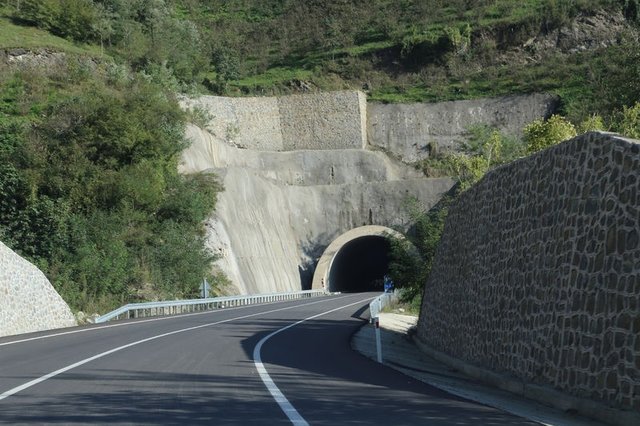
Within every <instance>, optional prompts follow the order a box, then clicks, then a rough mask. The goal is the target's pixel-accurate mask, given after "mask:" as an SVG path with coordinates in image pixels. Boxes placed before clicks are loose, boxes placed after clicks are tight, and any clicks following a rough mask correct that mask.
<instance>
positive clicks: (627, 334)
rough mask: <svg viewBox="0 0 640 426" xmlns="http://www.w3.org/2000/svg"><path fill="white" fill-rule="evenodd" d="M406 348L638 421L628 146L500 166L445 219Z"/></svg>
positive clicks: (586, 146) (597, 146) (600, 136)
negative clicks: (624, 411)
mask: <svg viewBox="0 0 640 426" xmlns="http://www.w3.org/2000/svg"><path fill="white" fill-rule="evenodd" d="M418 338H419V339H420V341H421V342H422V343H424V344H426V345H427V346H429V347H431V348H433V349H435V350H438V351H441V352H444V353H446V354H448V355H450V356H453V357H456V358H458V359H461V360H463V361H466V362H469V363H472V364H475V365H478V366H481V367H484V368H487V369H489V370H492V371H495V372H501V373H505V374H507V375H511V376H512V377H515V378H517V379H521V380H523V381H525V382H528V383H534V384H541V385H548V386H551V387H554V388H555V389H557V390H560V391H564V392H566V393H568V394H571V395H573V396H577V397H584V398H591V399H593V400H596V401H599V402H603V403H606V404H609V405H611V406H614V407H618V408H628V409H633V410H636V411H639V410H640V143H639V142H638V141H633V140H628V139H623V138H621V137H618V136H615V135H612V134H605V133H589V134H587V135H583V136H580V137H577V138H575V139H572V140H570V141H567V142H564V143H562V144H560V145H558V146H555V147H552V148H550V149H547V150H545V151H543V152H540V153H538V154H536V155H533V156H531V157H528V158H525V159H521V160H519V161H516V162H514V163H512V164H509V165H506V166H503V167H501V168H499V169H497V170H495V171H492V172H491V173H489V174H487V176H486V177H485V178H484V179H483V180H482V181H481V182H480V183H478V185H476V186H475V187H473V188H471V189H470V190H468V191H466V192H465V193H463V194H462V195H461V196H460V198H459V200H458V201H457V202H456V203H455V205H454V206H453V207H452V208H451V209H450V213H449V217H448V218H447V222H446V225H445V230H444V234H443V238H442V241H441V245H440V247H439V250H438V253H437V256H436V259H435V262H434V267H433V271H432V273H431V276H430V277H429V280H428V282H427V283H426V285H425V293H424V301H423V306H422V311H421V315H420V322H419V327H418Z"/></svg>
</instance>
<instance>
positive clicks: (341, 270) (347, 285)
mask: <svg viewBox="0 0 640 426" xmlns="http://www.w3.org/2000/svg"><path fill="white" fill-rule="evenodd" d="M389 237H393V238H399V239H404V236H403V235H402V234H401V233H399V232H397V231H394V230H393V229H391V228H388V227H386V226H379V225H366V226H361V227H358V228H353V229H351V230H349V231H347V232H345V233H344V234H342V235H340V236H339V237H337V238H336V239H335V240H333V242H331V244H329V246H328V247H327V248H326V249H325V250H324V253H322V256H321V257H320V259H319V260H318V263H317V264H316V268H315V271H314V274H313V283H312V286H311V288H312V289H314V290H321V289H324V290H326V291H331V292H334V291H340V292H362V291H382V290H383V277H384V275H385V274H386V273H387V272H388V270H389V252H390V249H391V247H390V243H389Z"/></svg>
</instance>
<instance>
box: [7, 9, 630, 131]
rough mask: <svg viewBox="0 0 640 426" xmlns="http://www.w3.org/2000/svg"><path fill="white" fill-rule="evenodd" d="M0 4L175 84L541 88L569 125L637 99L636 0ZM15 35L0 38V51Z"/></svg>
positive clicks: (385, 94)
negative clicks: (556, 100)
mask: <svg viewBox="0 0 640 426" xmlns="http://www.w3.org/2000/svg"><path fill="white" fill-rule="evenodd" d="M2 4H3V5H4V7H3V8H2V10H3V11H4V15H5V18H4V19H5V20H6V19H7V18H11V20H12V22H13V24H18V25H21V26H31V27H39V28H41V29H44V30H47V31H49V32H50V33H52V34H56V35H58V36H60V37H62V38H64V39H66V40H71V41H73V42H74V43H75V44H74V46H75V48H76V49H77V48H78V46H83V48H84V46H90V49H92V50H93V51H94V52H95V51H96V50H97V51H104V52H106V53H108V54H109V55H112V56H114V57H116V58H118V60H120V61H124V62H126V63H128V64H130V65H131V66H132V67H133V68H134V69H135V70H145V72H147V73H150V74H153V73H155V74H158V73H160V71H159V69H163V68H166V69H168V70H169V71H170V73H171V74H172V75H173V76H174V77H175V78H176V79H177V82H175V84H174V86H176V87H177V86H179V87H180V88H181V90H186V91H191V92H192V91H194V90H195V91H205V92H210V93H213V94H219V95H233V96H242V95H249V94H251V95H280V94H286V93H292V92H301V91H302V92H304V91H318V90H337V89H358V90H365V91H366V92H367V94H368V96H369V99H371V100H379V101H382V102H414V101H419V102H421V101H441V100H457V99H471V98H479V97H489V96H498V95H507V94H514V93H533V92H542V91H546V92H553V93H556V94H558V95H560V96H561V97H562V98H563V111H562V112H564V113H565V114H566V115H568V116H569V118H570V119H572V120H573V121H576V122H578V121H581V120H582V119H584V118H585V117H587V116H589V115H591V114H593V113H599V114H602V115H604V116H609V115H611V114H612V112H613V111H615V110H619V109H620V108H622V106H624V105H627V106H630V105H633V103H634V102H635V101H637V100H640V81H639V78H640V77H638V75H639V74H640V73H638V72H637V71H638V69H639V68H640V53H638V52H639V51H640V49H638V31H637V29H638V23H639V22H640V20H639V17H638V1H637V0H579V1H578V0H575V1H557V0H526V1H520V2H514V1H511V0H491V1H488V0H475V1H461V0H459V1H446V2H445V1H442V0H403V1H388V0H366V1H365V0H351V1H345V0H309V1H304V2H302V1H297V0H262V1H247V0H211V1H208V0H207V1H204V0H158V1H154V2H143V1H131V2H117V1H111V0H93V1H92V0H64V1H63V0H45V1H35V0H22V1H21V2H15V1H11V0H3V1H2V2H0V5H2ZM17 5H20V8H19V9H18V8H17ZM61 5H64V7H63V6H61ZM25 40H27V38H26V37H25ZM14 44H15V41H9V40H7V37H6V36H5V37H2V36H1V35H0V47H16V46H14ZM43 44H45V45H48V46H50V45H51V43H50V41H46V40H43ZM34 45H35V43H34V42H33V41H30V42H29V46H19V47H34Z"/></svg>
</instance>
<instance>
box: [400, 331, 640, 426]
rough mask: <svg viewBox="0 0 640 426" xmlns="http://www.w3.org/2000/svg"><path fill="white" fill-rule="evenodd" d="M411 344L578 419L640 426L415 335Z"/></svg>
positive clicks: (638, 416)
mask: <svg viewBox="0 0 640 426" xmlns="http://www.w3.org/2000/svg"><path fill="white" fill-rule="evenodd" d="M412 340H413V342H414V343H415V344H416V346H417V347H418V349H420V350H421V351H422V352H423V353H425V354H426V355H428V356H430V357H431V358H433V359H435V360H437V361H440V362H442V363H443V364H445V365H447V366H449V367H451V368H455V369H456V370H458V371H461V372H462V373H464V374H466V375H468V376H469V377H472V378H474V379H476V380H478V381H480V382H483V383H485V384H487V385H490V386H493V387H496V388H499V389H502V390H505V391H507V392H511V393H513V394H515V395H518V396H522V397H524V398H527V399H530V400H534V401H537V402H540V403H542V404H545V405H548V406H552V407H555V408H558V409H560V410H563V411H565V412H566V411H575V412H576V413H577V414H579V415H582V416H586V417H590V418H592V419H596V420H599V421H601V422H604V423H607V424H610V425H616V426H637V425H640V413H635V412H632V411H624V410H619V409H616V408H612V407H608V406H606V405H604V404H602V403H599V402H596V401H592V400H589V399H586V398H578V397H575V396H571V395H567V394H565V393H563V392H560V391H557V390H555V389H551V388H549V387H547V386H542V385H535V384H531V383H525V382H523V381H521V380H518V379H515V378H513V377H510V376H507V375H505V374H500V373H496V372H493V371H490V370H487V369H484V368H481V367H478V366H475V365H472V364H469V363H468V362H465V361H461V360H459V359H457V358H453V357H451V356H449V355H447V354H445V353H442V352H439V351H437V350H435V349H433V348H431V347H429V346H428V345H426V344H425V343H424V342H422V341H420V339H418V338H417V337H416V336H415V335H413V336H412Z"/></svg>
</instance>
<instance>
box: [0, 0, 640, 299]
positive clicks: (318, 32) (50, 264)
mask: <svg viewBox="0 0 640 426" xmlns="http://www.w3.org/2000/svg"><path fill="white" fill-rule="evenodd" d="M600 12H604V15H607V14H609V15H614V14H615V15H616V16H624V19H625V20H626V21H625V22H624V25H623V26H624V29H623V30H621V32H620V33H619V34H618V36H617V38H618V39H617V40H616V41H615V43H613V44H612V45H608V46H606V47H594V48H588V49H575V50H574V51H570V52H567V51H561V49H557V48H553V47H552V48H548V46H546V45H545V44H544V43H542V42H539V41H538V40H537V39H536V37H541V38H543V39H544V37H552V36H553V31H556V30H557V29H559V28H561V27H563V26H564V25H567V24H569V23H571V22H572V20H573V19H574V18H575V17H577V16H585V15H587V16H588V15H593V14H595V13H600ZM639 14H640V12H639V6H638V0H570V1H569V0H567V1H559V0H524V1H519V2H516V1H512V0H474V1H469V0H446V1H445V0H398V1H390V0H305V1H298V0H260V1H257V0H254V1H247V0H206V1H205V0H126V1H125V0H0V49H11V48H26V49H32V50H39V49H47V50H52V51H60V52H64V53H65V54H66V55H64V56H63V59H61V60H60V61H57V62H55V63H52V64H53V65H51V66H49V69H47V70H46V71H45V70H44V68H43V67H40V68H38V67H23V68H22V69H15V68H9V67H6V66H4V64H2V65H0V84H1V85H0V130H1V131H0V239H2V240H3V241H5V242H6V243H8V244H9V245H11V246H12V247H14V248H17V249H18V250H19V251H20V252H21V253H22V254H24V255H26V256H28V257H30V258H31V259H32V260H34V261H35V262H36V263H37V264H38V265H39V266H40V267H41V268H42V269H43V270H44V271H45V272H46V273H47V275H48V276H49V278H50V279H51V280H52V281H53V283H54V285H55V286H56V287H57V288H58V290H60V291H61V293H62V294H63V296H64V297H65V298H66V299H67V300H68V301H69V302H70V303H71V304H72V305H73V306H74V308H81V309H85V310H95V309H97V310H104V309H107V308H110V307H113V306H115V305H117V304H120V303H123V302H126V301H129V300H133V299H135V298H137V297H179V296H190V295H193V294H194V292H195V286H196V285H197V283H198V282H199V281H200V279H201V278H202V277H204V276H207V270H208V266H207V265H208V262H209V260H210V257H211V256H210V254H209V253H207V252H206V250H204V248H203V247H204V245H203V237H202V227H201V221H202V219H203V218H204V217H206V216H207V215H208V214H209V212H210V211H211V209H212V208H213V200H214V199H215V194H216V192H217V191H218V190H219V188H218V187H217V184H216V183H215V182H214V181H212V180H211V178H210V177H206V176H196V177H193V178H185V177H182V176H179V175H177V173H176V161H177V154H178V152H180V150H181V149H183V148H184V146H185V145H184V140H183V139H182V130H183V125H184V120H185V116H184V114H183V113H182V112H180V110H179V109H178V107H177V103H176V101H175V99H174V94H173V93H175V92H178V91H181V92H209V93H214V94H220V95H231V96H239V95H272V94H284V93H290V92H299V91H315V90H335V89H362V90H365V91H367V93H368V95H369V99H372V100H377V101H382V102H423V101H441V100H455V99H469V98H479V97H488V96H497V95H510V94H515V93H532V92H542V91H546V92H552V93H555V94H558V95H559V96H560V99H561V108H560V111H558V113H559V114H562V117H560V116H555V117H552V119H551V120H549V121H547V122H536V123H532V124H531V125H530V126H529V127H528V128H527V130H526V131H525V134H526V138H527V139H526V140H525V144H522V143H518V141H515V140H512V139H510V138H507V137H505V136H504V135H501V134H500V133H498V132H496V131H495V130H493V129H488V128H484V127H478V128H474V129H470V136H469V141H468V143H467V145H466V146H464V147H463V149H462V152H459V153H442V154H440V155H436V156H434V157H432V158H430V159H428V160H426V161H423V162H421V163H420V164H418V165H417V166H418V167H420V168H421V169H422V170H424V171H425V173H426V174H427V175H429V176H438V175H447V176H457V177H458V178H459V181H460V189H461V190H464V189H466V188H468V187H469V186H470V185H472V184H473V183H474V182H476V181H477V180H478V179H480V178H481V177H482V176H483V175H484V174H485V173H486V172H487V171H488V170H489V169H490V168H492V167H495V166H497V165H500V164H503V163H505V162H507V161H510V160H512V159H515V158H518V157H519V156H522V155H525V154H526V153H527V152H534V151H535V150H538V149H542V148H544V147H546V146H549V145H550V144H553V143H556V142H557V141H558V140H560V139H562V138H564V137H566V136H570V135H571V134H573V132H574V131H575V130H573V127H572V126H575V128H577V129H578V130H579V131H580V132H582V131H588V130H594V129H605V130H613V131H620V132H622V133H624V134H626V135H628V136H631V137H640V118H639V117H640V103H639V102H640V49H639V48H638V41H637V40H638V38H637V35H638V27H639V26H640V15H639ZM607 24H608V23H605V26H606V25H607ZM556 38H557V37H556ZM88 58H91V59H88ZM194 114H195V115H194V116H193V117H191V119H198V120H203V119H204V117H201V116H198V114H197V112H196V113H194ZM571 123H573V124H571ZM556 136H558V137H556ZM444 204H445V207H443V208H442V209H440V210H438V211H435V212H422V211H421V210H420V209H419V208H417V207H416V206H413V207H411V209H412V216H413V217H414V220H415V226H414V232H413V233H412V234H411V235H412V236H411V241H412V243H413V246H414V247H415V248H417V251H418V252H419V254H420V255H421V256H422V258H423V259H426V262H422V263H421V265H422V266H419V267H418V268H417V269H415V268H414V269H412V266H411V264H412V262H413V266H416V265H418V263H416V262H415V259H416V257H412V255H410V252H412V250H413V249H411V247H410V246H408V245H407V243H403V242H395V243H394V252H395V253H397V254H398V256H397V257H396V263H395V264H394V266H393V267H392V269H393V274H394V276H395V278H396V282H398V283H401V282H402V283H404V284H403V285H404V286H405V287H406V288H407V290H406V291H405V294H406V297H408V298H412V297H414V296H415V295H416V294H418V293H419V288H421V287H417V285H418V283H420V285H421V283H422V282H423V281H424V278H425V277H426V274H428V270H429V266H428V265H429V264H430V262H431V260H432V258H433V253H434V252H435V247H436V245H437V240H438V238H439V232H440V229H441V228H442V223H443V218H444V215H445V214H446V202H445V203H444ZM412 259H413V260H412ZM208 278H209V280H210V281H212V282H215V279H214V277H210V276H208ZM218 279H219V280H220V279H221V278H218ZM413 300H415V298H414V299H413Z"/></svg>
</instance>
